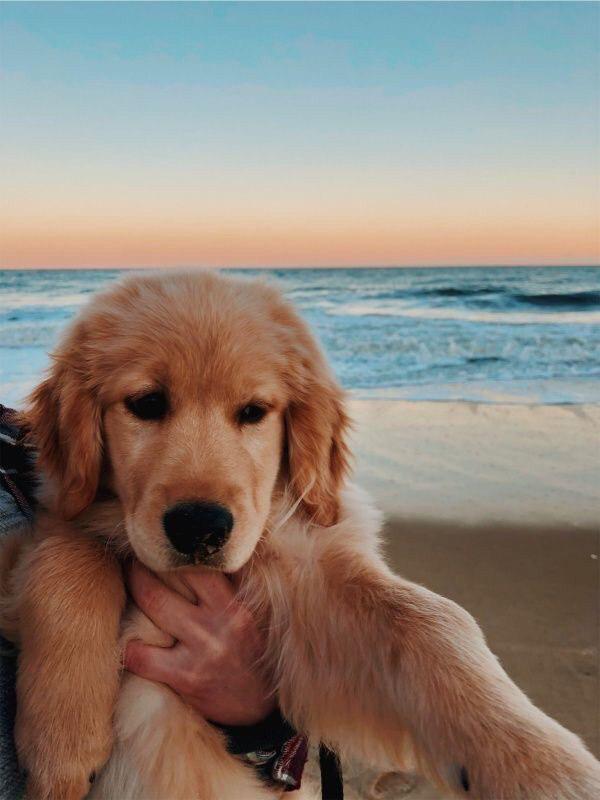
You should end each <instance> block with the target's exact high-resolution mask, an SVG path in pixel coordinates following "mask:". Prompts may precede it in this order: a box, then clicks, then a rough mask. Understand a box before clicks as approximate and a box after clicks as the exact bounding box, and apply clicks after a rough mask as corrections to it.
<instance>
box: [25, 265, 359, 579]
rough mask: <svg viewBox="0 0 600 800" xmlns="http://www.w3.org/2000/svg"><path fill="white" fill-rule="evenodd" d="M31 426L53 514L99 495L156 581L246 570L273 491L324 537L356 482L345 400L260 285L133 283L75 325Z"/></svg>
mask: <svg viewBox="0 0 600 800" xmlns="http://www.w3.org/2000/svg"><path fill="white" fill-rule="evenodd" d="M24 420H25V424H26V427H27V428H28V430H29V436H30V438H31V440H32V441H33V443H34V445H35V446H36V447H37V449H38V452H39V463H40V466H41V468H42V469H43V470H44V472H45V473H46V475H47V477H48V479H49V482H50V486H51V496H52V497H53V502H54V506H55V511H56V512H57V513H59V514H61V515H62V516H64V517H65V518H67V519H72V518H74V517H77V516H78V515H79V514H80V513H81V512H82V511H83V510H84V509H85V508H87V506H89V505H90V504H91V503H92V502H93V501H94V499H95V498H96V496H97V493H98V490H99V487H101V486H102V487H103V488H105V489H108V490H111V491H112V492H114V493H115V494H116V495H117V496H118V498H119V499H120V501H121V504H122V507H123V513H124V519H125V528H126V532H127V537H128V541H129V544H130V545H131V547H132V549H133V550H134V552H135V553H136V555H137V556H138V557H139V558H140V560H141V561H143V562H144V563H145V564H146V565H147V566H149V567H150V568H152V569H155V570H168V569H172V568H175V567H178V566H183V565H187V564H190V563H202V564H205V565H207V566H213V567H216V568H219V569H222V570H225V571H228V572H230V571H235V570H236V569H239V567H241V566H242V565H243V564H244V563H245V562H246V561H247V559H248V558H249V556H250V555H251V553H252V552H253V550H254V548H255V546H256V544H257V542H258V540H259V539H260V537H261V534H262V532H263V530H264V528H265V524H266V521H267V518H268V516H269V512H270V511H271V504H272V500H273V495H274V491H275V488H276V487H280V486H282V485H284V484H287V486H288V487H289V490H290V491H291V494H292V496H293V497H295V498H296V499H297V500H298V501H299V508H300V511H301V513H304V514H305V515H306V516H307V517H309V518H310V519H311V520H313V521H314V522H315V523H317V524H319V525H323V526H328V525H331V524H333V523H335V521H336V519H337V514H338V493H339V489H340V486H341V484H342V482H343V479H344V476H345V473H346V470H347V449H346V445H345V439H344V437H345V432H346V428H347V417H346V414H345V412H344V409H343V404H342V393H341V391H340V389H339V387H338V386H337V385H336V383H335V381H334V380H333V378H332V376H331V373H330V371H329V369H328V367H327V364H326V363H325V360H324V358H323V356H322V354H321V352H320V350H319V348H318V347H317V346H316V344H315V342H314V340H313V338H312V337H311V335H310V333H309V331H308V329H307V327H306V326H305V324H304V323H303V322H302V321H301V320H300V319H299V317H298V316H297V315H296V313H295V312H294V311H293V309H292V308H291V307H290V306H289V305H288V304H287V303H286V302H284V301H283V299H282V298H281V297H280V295H279V294H278V293H277V292H276V291H274V290H273V289H271V288H268V287H266V286H264V285H263V284H261V283H258V282H247V281H240V280H232V279H228V278H227V279H226V278H223V277H219V276H217V275H214V274H207V273H194V274H176V275H164V274H162V275H153V276H142V277H139V276H138V277H134V278H130V279H128V280H125V281H123V282H122V283H121V284H118V285H117V286H115V287H113V288H112V289H110V290H109V291H108V292H106V293H104V294H102V295H99V296H98V297H96V298H95V299H94V300H93V301H92V302H91V303H90V305H89V306H88V308H87V309H86V310H85V311H84V313H83V314H81V315H80V317H79V318H78V319H77V320H76V321H75V322H74V323H73V324H72V326H71V328H70V329H69V330H68V332H67V334H66V336H65V338H64V339H63V341H62V343H61V344H60V346H59V347H58V350H57V352H56V353H55V356H54V365H53V368H52V370H51V372H50V375H49V377H48V378H47V379H46V380H45V381H44V382H43V383H42V384H41V385H40V386H38V388H37V389H36V390H35V391H34V392H33V394H32V396H31V398H30V404H29V408H28V410H27V411H26V412H25V415H24Z"/></svg>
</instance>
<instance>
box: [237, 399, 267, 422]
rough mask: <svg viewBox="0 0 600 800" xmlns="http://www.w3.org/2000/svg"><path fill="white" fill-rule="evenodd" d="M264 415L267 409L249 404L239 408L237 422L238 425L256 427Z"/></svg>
mask: <svg viewBox="0 0 600 800" xmlns="http://www.w3.org/2000/svg"><path fill="white" fill-rule="evenodd" d="M266 413H267V409H266V408H264V406H257V405H255V404H254V403H250V404H249V405H247V406H244V407H243V408H240V410H239V411H238V422H239V423H240V425H256V423H257V422H260V421H261V419H262V418H263V417H264V416H265V414H266Z"/></svg>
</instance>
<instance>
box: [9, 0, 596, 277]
mask: <svg viewBox="0 0 600 800" xmlns="http://www.w3.org/2000/svg"><path fill="white" fill-rule="evenodd" d="M599 31H600V5H598V4H596V3H578V2H563V3H545V2H539V3H538V2H526V3H453V2H449V3H375V2H374V3H288V2H282V3H175V2H170V3H122V2H121V3H26V2H25V3H24V2H18V3H17V2H15V3H10V2H8V3H7V2H3V3H1V4H0V70H1V82H0V177H1V180H0V183H1V184H2V189H0V266H4V267H17V268H23V267H151V266H191V265H198V266H211V265H214V266H282V267H285V266H353V265H364V266H369V265H373V266H375V265H378V266H386V265H400V266H402V265H414V266H419V265H423V266H431V265H444V266H447V265H460V264H482V265H485V264H506V265H510V264H596V263H599V262H600V231H599V217H598V209H599V203H600V184H599V178H598V175H599V174H600V155H599V149H600V148H599V111H600V108H599V104H600V100H599V93H598V88H599V72H598V69H599V61H598V59H599V55H598V53H599V36H600V33H599Z"/></svg>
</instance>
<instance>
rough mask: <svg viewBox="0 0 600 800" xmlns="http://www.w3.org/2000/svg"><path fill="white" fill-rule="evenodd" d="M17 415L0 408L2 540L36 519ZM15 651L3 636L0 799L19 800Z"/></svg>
mask: <svg viewBox="0 0 600 800" xmlns="http://www.w3.org/2000/svg"><path fill="white" fill-rule="evenodd" d="M13 418H14V412H13V411H11V410H10V409H8V408H6V407H5V406H3V405H0V539H1V538H2V536H3V535H5V534H7V533H8V532H9V531H11V530H14V529H15V528H17V527H19V526H22V525H24V524H27V523H28V522H29V521H31V519H32V517H33V502H32V499H31V494H32V489H33V477H32V476H33V472H32V468H31V460H30V459H29V458H28V456H27V454H26V451H25V450H24V449H23V447H22V446H21V444H20V442H19V432H18V430H17V428H16V427H15V425H14V421H13ZM15 674H16V651H15V649H14V647H13V646H12V645H11V644H10V643H9V642H7V641H6V640H5V639H3V638H2V637H0V797H1V798H2V800H19V798H21V797H22V796H23V791H24V784H23V778H22V776H21V774H20V772H19V767H18V764H17V754H16V752H15V745H14V740H13V727H14V721H15V709H16V702H15Z"/></svg>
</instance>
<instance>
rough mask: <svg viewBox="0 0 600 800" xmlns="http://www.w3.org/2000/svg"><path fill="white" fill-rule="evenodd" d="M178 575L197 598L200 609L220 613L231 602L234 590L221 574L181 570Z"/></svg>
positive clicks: (195, 569)
mask: <svg viewBox="0 0 600 800" xmlns="http://www.w3.org/2000/svg"><path fill="white" fill-rule="evenodd" d="M179 575H180V577H181V579H182V580H183V582H184V583H185V584H186V585H187V586H188V588H189V589H190V590H191V591H192V592H193V593H194V595H195V596H196V597H197V598H198V606H199V608H200V609H203V610H206V611H209V612H213V611H217V612H221V611H223V610H225V609H226V608H227V606H228V605H229V604H230V603H231V602H232V601H233V599H234V597H235V590H234V588H233V586H232V584H231V581H230V580H229V578H228V577H227V576H226V575H225V574H224V573H223V572H216V571H215V570H212V569H210V570H209V569H199V568H198V567H194V569H182V570H180V572H179Z"/></svg>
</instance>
